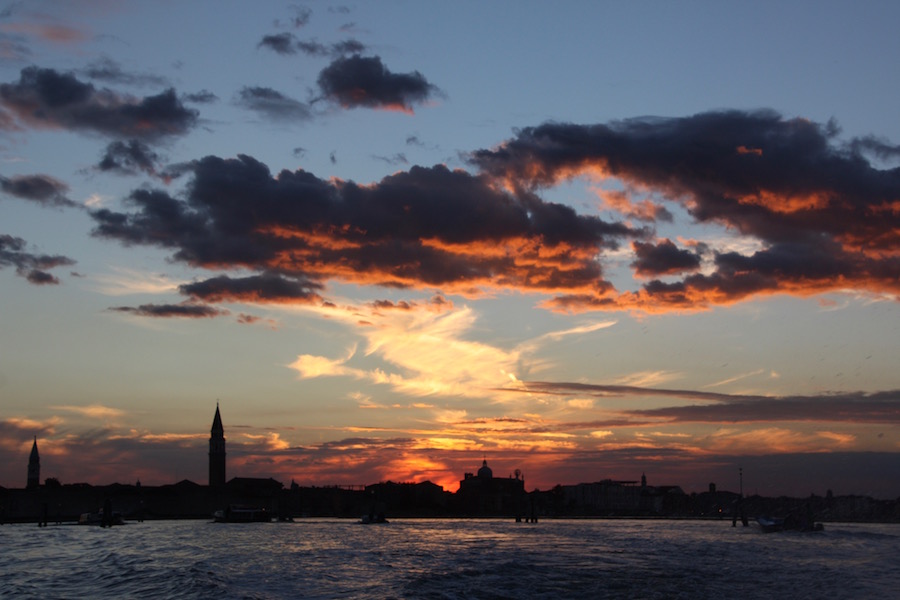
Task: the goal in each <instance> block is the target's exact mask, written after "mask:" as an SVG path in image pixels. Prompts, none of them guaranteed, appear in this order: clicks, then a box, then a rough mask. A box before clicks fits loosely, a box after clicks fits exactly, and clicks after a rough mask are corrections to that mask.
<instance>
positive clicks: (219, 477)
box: [209, 402, 225, 488]
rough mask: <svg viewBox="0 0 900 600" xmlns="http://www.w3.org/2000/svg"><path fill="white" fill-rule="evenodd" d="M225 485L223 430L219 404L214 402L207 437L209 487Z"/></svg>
mask: <svg viewBox="0 0 900 600" xmlns="http://www.w3.org/2000/svg"><path fill="white" fill-rule="evenodd" d="M224 485H225V428H224V427H223V426H222V415H220V414H219V403H218V402H216V416H215V417H213V424H212V429H211V430H210V435H209V487H215V488H220V487H223V486H224Z"/></svg>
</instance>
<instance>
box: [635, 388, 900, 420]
mask: <svg viewBox="0 0 900 600" xmlns="http://www.w3.org/2000/svg"><path fill="white" fill-rule="evenodd" d="M629 414H631V415H633V416H635V417H645V418H649V419H665V420H667V421H670V422H679V423H685V422H689V423H697V422H707V423H739V422H759V421H766V422H772V421H817V422H849V423H891V424H894V425H896V424H898V423H900V390H894V391H890V392H879V393H872V394H869V393H863V392H858V393H853V394H839V395H837V394H836V395H828V396H813V397H783V398H756V399H752V400H746V401H737V402H729V403H727V404H712V405H690V406H675V407H667V408H656V409H649V410H634V411H629Z"/></svg>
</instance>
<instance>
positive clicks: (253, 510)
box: [213, 504, 272, 523]
mask: <svg viewBox="0 0 900 600" xmlns="http://www.w3.org/2000/svg"><path fill="white" fill-rule="evenodd" d="M271 520H272V516H271V515H270V514H269V511H267V510H266V509H265V508H260V507H258V506H245V505H242V504H232V505H229V506H228V508H226V509H225V510H217V511H216V512H214V513H213V521H214V522H216V523H268V522H270V521H271Z"/></svg>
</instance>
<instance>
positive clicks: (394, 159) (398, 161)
mask: <svg viewBox="0 0 900 600" xmlns="http://www.w3.org/2000/svg"><path fill="white" fill-rule="evenodd" d="M372 158H374V159H375V160H380V161H383V162H386V163H387V164H389V165H408V164H409V160H407V158H406V155H405V154H403V153H402V152H398V153H397V154H395V155H393V156H376V155H374V154H373V155H372Z"/></svg>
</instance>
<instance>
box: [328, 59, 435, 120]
mask: <svg viewBox="0 0 900 600" xmlns="http://www.w3.org/2000/svg"><path fill="white" fill-rule="evenodd" d="M318 84H319V88H320V89H321V90H322V96H323V97H324V98H325V99H327V100H330V101H332V102H335V103H337V104H340V105H341V106H343V107H344V108H356V107H364V108H386V109H391V110H402V111H404V112H412V110H413V106H414V105H416V104H421V103H423V102H425V101H426V100H428V99H429V98H431V97H432V96H433V95H435V94H436V93H438V90H437V88H436V87H435V86H434V85H432V84H430V83H428V80H427V79H425V77H424V76H423V75H422V74H421V73H419V72H418V71H413V72H412V73H391V72H390V71H389V70H388V68H387V67H385V66H384V64H383V63H382V62H381V58H379V57H377V56H371V57H363V56H359V55H358V54H355V55H353V56H350V57H342V58H338V59H336V60H334V61H333V62H332V63H331V64H330V65H328V66H327V67H325V69H323V70H322V72H321V73H319V78H318Z"/></svg>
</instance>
